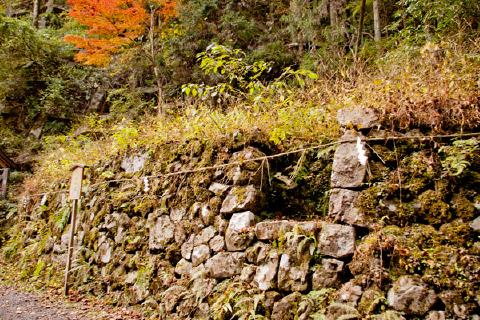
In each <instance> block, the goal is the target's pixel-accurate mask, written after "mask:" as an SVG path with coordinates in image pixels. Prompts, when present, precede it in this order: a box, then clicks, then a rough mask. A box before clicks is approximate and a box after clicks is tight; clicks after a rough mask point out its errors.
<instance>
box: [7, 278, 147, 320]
mask: <svg viewBox="0 0 480 320" xmlns="http://www.w3.org/2000/svg"><path fill="white" fill-rule="evenodd" d="M74 299H75V298H74ZM76 300H78V301H77V302H72V301H69V300H66V299H64V298H63V297H61V296H59V295H56V294H37V293H27V292H22V291H19V290H17V289H15V288H12V287H7V286H0V320H31V319H48V320H50V319H51V320H65V319H69V320H77V319H78V320H80V319H94V320H100V319H109V320H114V319H118V320H120V319H122V320H123V319H142V317H141V316H140V315H139V314H138V313H137V312H135V311H133V310H129V309H126V308H112V307H108V306H103V305H101V304H99V303H95V302H93V301H90V300H87V299H81V298H77V299H76Z"/></svg>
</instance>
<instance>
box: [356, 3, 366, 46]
mask: <svg viewBox="0 0 480 320" xmlns="http://www.w3.org/2000/svg"><path fill="white" fill-rule="evenodd" d="M361 1H362V6H361V8H360V23H359V25H358V33H357V43H356V44H355V55H356V54H357V52H358V48H359V47H360V43H361V42H362V35H363V21H364V19H365V6H366V4H367V0H361Z"/></svg>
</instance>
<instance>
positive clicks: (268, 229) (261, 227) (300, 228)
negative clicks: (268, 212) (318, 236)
mask: <svg viewBox="0 0 480 320" xmlns="http://www.w3.org/2000/svg"><path fill="white" fill-rule="evenodd" d="M319 229H320V226H319V223H318V222H316V221H302V222H299V221H290V220H272V221H262V222H259V223H257V224H256V226H255V235H256V236H257V239H258V240H277V239H279V238H280V237H281V236H283V235H285V233H287V232H291V231H293V230H296V231H297V232H298V233H303V234H312V235H314V234H315V233H316V232H317V231H318V230H319Z"/></svg>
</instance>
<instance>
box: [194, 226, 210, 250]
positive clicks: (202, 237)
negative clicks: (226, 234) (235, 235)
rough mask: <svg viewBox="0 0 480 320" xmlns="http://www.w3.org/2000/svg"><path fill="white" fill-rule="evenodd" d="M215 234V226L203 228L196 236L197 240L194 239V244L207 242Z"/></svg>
mask: <svg viewBox="0 0 480 320" xmlns="http://www.w3.org/2000/svg"><path fill="white" fill-rule="evenodd" d="M213 236H215V228H214V227H213V226H210V227H207V228H205V229H202V231H201V232H200V233H199V234H198V235H196V236H195V240H194V241H193V244H194V245H196V246H198V245H201V244H206V243H208V241H210V239H212V238H213Z"/></svg>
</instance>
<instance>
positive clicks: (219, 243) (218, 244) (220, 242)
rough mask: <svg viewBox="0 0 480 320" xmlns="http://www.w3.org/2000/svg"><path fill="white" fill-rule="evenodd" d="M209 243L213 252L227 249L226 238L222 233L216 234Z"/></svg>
mask: <svg viewBox="0 0 480 320" xmlns="http://www.w3.org/2000/svg"><path fill="white" fill-rule="evenodd" d="M208 245H209V246H210V249H211V250H212V251H213V252H220V251H223V250H224V249H225V239H224V238H223V237H222V236H221V235H216V236H215V237H213V238H212V239H211V240H210V241H209V242H208Z"/></svg>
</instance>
